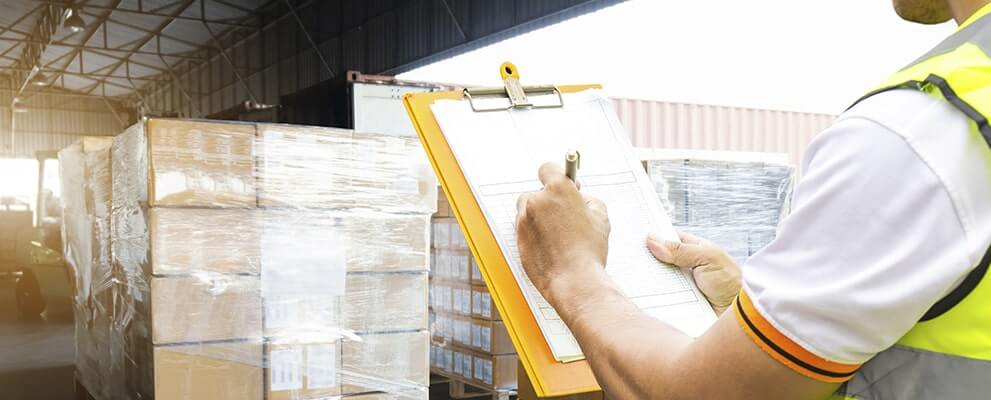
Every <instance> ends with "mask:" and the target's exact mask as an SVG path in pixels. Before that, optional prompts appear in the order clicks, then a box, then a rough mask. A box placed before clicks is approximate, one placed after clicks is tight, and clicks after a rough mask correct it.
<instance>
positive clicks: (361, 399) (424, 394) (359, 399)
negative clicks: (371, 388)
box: [343, 390, 430, 400]
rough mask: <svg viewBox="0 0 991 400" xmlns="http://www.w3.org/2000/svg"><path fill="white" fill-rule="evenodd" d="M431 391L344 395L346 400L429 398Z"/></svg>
mask: <svg viewBox="0 0 991 400" xmlns="http://www.w3.org/2000/svg"><path fill="white" fill-rule="evenodd" d="M429 398H430V392H429V391H427V390H405V391H400V392H394V393H369V394H356V395H351V396H344V397H343V399H346V400H427V399H429Z"/></svg>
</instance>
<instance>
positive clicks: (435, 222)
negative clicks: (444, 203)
mask: <svg viewBox="0 0 991 400" xmlns="http://www.w3.org/2000/svg"><path fill="white" fill-rule="evenodd" d="M452 221H454V218H450V217H448V218H432V219H431V220H430V229H431V236H430V247H433V248H435V249H450V248H451V227H452V225H451V224H452Z"/></svg>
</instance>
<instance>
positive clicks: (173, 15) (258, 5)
mask: <svg viewBox="0 0 991 400" xmlns="http://www.w3.org/2000/svg"><path fill="white" fill-rule="evenodd" d="M620 2H622V0H540V1H533V0H485V1H479V0H0V113H2V114H4V115H5V116H6V120H5V121H2V122H3V125H0V137H2V138H4V139H6V140H0V152H2V153H4V154H6V155H8V156H9V155H13V154H30V152H31V151H33V150H32V149H34V148H35V147H37V146H35V145H34V144H30V145H28V146H27V147H21V146H20V145H18V143H21V142H22V141H21V139H18V138H17V135H18V134H36V133H37V134H49V135H55V134H66V135H71V134H72V133H73V132H72V130H73V129H75V130H76V131H78V132H76V134H80V135H83V134H93V133H94V132H105V133H103V134H107V135H112V134H114V133H116V132H119V130H112V131H107V129H108V127H114V126H127V125H128V124H131V123H133V122H134V121H135V120H136V119H137V118H138V117H139V116H141V115H150V114H158V115H162V114H167V115H178V116H181V117H195V118H203V117H208V116H211V115H226V114H224V113H228V112H229V111H231V110H237V109H241V108H244V107H245V104H252V103H254V104H267V105H278V104H281V102H282V101H283V99H284V98H285V97H286V96H292V95H294V94H297V93H301V92H303V91H304V90H307V89H311V90H310V92H313V89H314V88H318V84H321V83H325V82H327V81H330V80H333V79H341V78H343V77H344V76H346V75H347V74H346V72H347V71H349V70H357V71H361V72H366V73H373V74H397V73H400V72H403V71H406V70H409V69H412V68H415V67H417V66H420V65H424V64H427V63H430V62H433V61H436V60H440V59H443V58H446V57H450V56H453V55H456V54H459V53H463V52H466V51H470V50H473V49H476V48H478V47H482V46H485V45H488V44H491V43H494V42H496V41H499V40H502V39H505V38H508V37H511V36H514V35H518V34H521V33H525V32H527V31H530V30H534V29H537V28H540V27H543V26H547V25H550V24H554V23H557V22H560V21H563V20H566V19H569V18H572V17H575V16H578V15H581V14H584V13H588V12H591V11H595V10H598V9H601V8H603V7H607V6H609V5H612V4H616V3H620ZM80 18H81V21H80V20H79V19H80ZM72 28H77V29H72ZM297 97H298V96H297ZM297 100H299V99H298V98H297ZM301 103H306V102H301ZM60 111H71V112H72V113H86V114H79V115H80V118H78V119H77V120H66V118H69V117H68V115H76V114H72V113H68V114H67V113H59V112H60ZM29 113H35V115H28V114H29ZM82 117H85V118H82ZM56 120H57V121H56ZM102 120H109V121H110V122H111V123H103V122H104V121H102ZM96 121H100V122H101V123H95V122H96ZM42 122H45V123H44V124H42ZM56 122H57V123H56ZM74 127H78V128H74ZM65 129H68V130H69V131H64V130H65ZM8 138H9V139H8ZM24 143H29V142H24ZM30 143H34V142H30Z"/></svg>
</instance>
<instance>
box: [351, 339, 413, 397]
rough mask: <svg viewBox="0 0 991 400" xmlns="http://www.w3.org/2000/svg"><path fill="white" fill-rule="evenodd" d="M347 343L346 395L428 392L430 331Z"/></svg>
mask: <svg viewBox="0 0 991 400" xmlns="http://www.w3.org/2000/svg"><path fill="white" fill-rule="evenodd" d="M359 338H360V339H361V340H360V341H359V340H347V339H346V340H345V341H344V373H343V380H344V394H359V393H366V392H375V391H385V392H390V391H393V392H394V391H399V390H408V389H411V388H417V387H422V388H426V387H427V386H428V385H429V383H430V372H429V365H428V352H429V349H430V333H429V332H427V331H419V332H404V333H383V334H365V335H359Z"/></svg>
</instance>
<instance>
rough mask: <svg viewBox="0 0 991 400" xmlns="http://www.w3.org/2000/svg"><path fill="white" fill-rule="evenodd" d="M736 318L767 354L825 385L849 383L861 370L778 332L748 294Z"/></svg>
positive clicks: (742, 296) (737, 307) (741, 298)
mask: <svg viewBox="0 0 991 400" xmlns="http://www.w3.org/2000/svg"><path fill="white" fill-rule="evenodd" d="M734 308H735V312H736V319H737V321H738V322H739V323H740V326H741V327H743V330H744V331H745V332H747V335H748V336H750V338H751V339H753V341H754V342H756V343H757V345H758V346H760V348H761V349H763V350H764V351H765V352H767V354H769V355H770V356H771V357H772V358H774V359H775V360H778V361H779V362H781V363H782V364H784V365H786V366H788V368H791V369H792V370H794V371H795V372H798V373H800V374H802V375H805V376H807V377H809V378H812V379H815V380H818V381H822V382H834V383H839V382H845V381H847V380H849V379H850V378H852V377H853V374H854V373H856V372H857V369H858V368H860V365H859V364H841V363H837V362H833V361H829V360H826V359H824V358H822V357H819V356H817V355H815V354H812V353H811V352H809V351H808V350H806V349H805V348H803V347H802V346H800V345H798V343H795V342H794V341H793V340H791V339H790V338H788V337H787V336H785V335H784V334H782V333H781V332H780V331H778V329H777V328H775V327H774V325H771V323H770V322H768V321H767V319H765V318H764V316H763V315H761V314H760V312H759V311H757V309H756V308H755V307H754V305H753V303H752V302H751V301H750V297H749V296H747V293H746V292H745V291H743V292H741V293H740V296H739V297H738V298H737V301H736V304H735V306H734Z"/></svg>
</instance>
